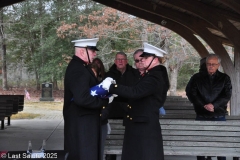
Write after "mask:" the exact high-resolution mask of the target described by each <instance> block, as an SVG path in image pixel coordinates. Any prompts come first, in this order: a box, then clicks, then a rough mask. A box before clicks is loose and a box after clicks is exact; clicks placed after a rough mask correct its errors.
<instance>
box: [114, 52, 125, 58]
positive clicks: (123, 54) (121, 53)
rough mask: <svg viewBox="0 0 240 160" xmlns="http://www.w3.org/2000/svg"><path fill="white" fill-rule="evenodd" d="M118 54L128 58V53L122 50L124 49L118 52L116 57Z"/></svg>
mask: <svg viewBox="0 0 240 160" xmlns="http://www.w3.org/2000/svg"><path fill="white" fill-rule="evenodd" d="M118 54H120V55H122V56H125V57H126V58H127V55H126V53H124V52H122V51H121V52H117V53H116V56H115V57H117V55H118Z"/></svg>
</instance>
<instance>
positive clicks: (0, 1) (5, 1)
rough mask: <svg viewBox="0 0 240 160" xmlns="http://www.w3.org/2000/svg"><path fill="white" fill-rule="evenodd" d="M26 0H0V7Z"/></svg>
mask: <svg viewBox="0 0 240 160" xmlns="http://www.w3.org/2000/svg"><path fill="white" fill-rule="evenodd" d="M22 1H24V0H0V8H2V7H6V6H9V5H12V4H14V3H19V2H22Z"/></svg>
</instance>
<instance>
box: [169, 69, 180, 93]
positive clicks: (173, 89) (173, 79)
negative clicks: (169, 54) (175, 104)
mask: <svg viewBox="0 0 240 160" xmlns="http://www.w3.org/2000/svg"><path fill="white" fill-rule="evenodd" d="M177 77H178V69H177V68H173V69H171V71H170V96H177Z"/></svg>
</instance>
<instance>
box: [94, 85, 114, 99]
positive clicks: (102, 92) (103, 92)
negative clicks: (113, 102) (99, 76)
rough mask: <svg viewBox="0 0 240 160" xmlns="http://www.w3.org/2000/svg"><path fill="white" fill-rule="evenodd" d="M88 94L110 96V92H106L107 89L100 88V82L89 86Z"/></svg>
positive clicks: (101, 96)
mask: <svg viewBox="0 0 240 160" xmlns="http://www.w3.org/2000/svg"><path fill="white" fill-rule="evenodd" d="M90 94H91V95H92V96H96V97H99V98H109V97H110V96H111V94H109V93H108V90H105V89H103V88H102V83H100V84H98V85H96V86H93V87H91V88H90Z"/></svg>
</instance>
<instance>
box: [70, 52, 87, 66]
mask: <svg viewBox="0 0 240 160" xmlns="http://www.w3.org/2000/svg"><path fill="white" fill-rule="evenodd" d="M72 59H73V60H76V61H78V62H80V63H82V64H83V65H84V66H87V63H86V62H84V61H83V60H82V59H81V58H79V57H78V56H76V55H73V57H72Z"/></svg>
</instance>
